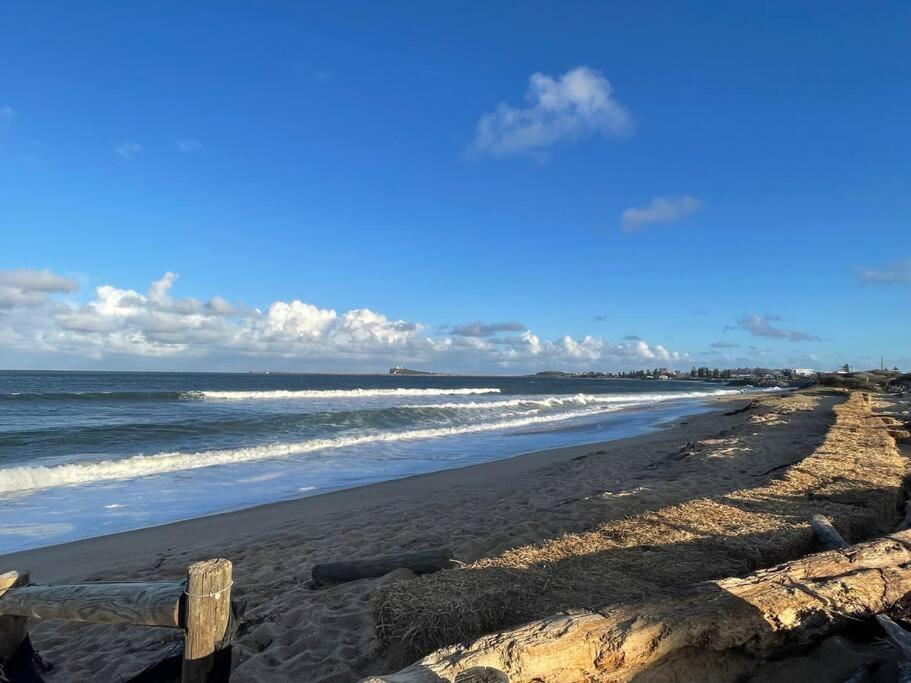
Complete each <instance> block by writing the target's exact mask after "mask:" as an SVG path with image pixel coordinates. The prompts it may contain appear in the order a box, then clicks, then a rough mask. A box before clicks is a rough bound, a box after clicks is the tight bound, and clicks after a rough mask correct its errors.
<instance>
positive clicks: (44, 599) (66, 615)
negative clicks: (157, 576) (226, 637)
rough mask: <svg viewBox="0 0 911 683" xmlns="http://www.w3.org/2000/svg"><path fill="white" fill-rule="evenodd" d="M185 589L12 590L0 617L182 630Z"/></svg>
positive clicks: (165, 584) (167, 585)
mask: <svg viewBox="0 0 911 683" xmlns="http://www.w3.org/2000/svg"><path fill="white" fill-rule="evenodd" d="M183 589H184V583H183V581H160V582H135V583H83V584H74V585H60V586H25V587H22V588H11V589H10V590H8V591H7V592H6V593H5V594H3V595H2V596H0V616H18V617H27V618H30V619H67V620H69V621H84V622H91V623H102V624H140V625H144V626H169V627H171V628H179V627H180V623H179V621H178V613H179V606H180V598H181V595H182V594H183Z"/></svg>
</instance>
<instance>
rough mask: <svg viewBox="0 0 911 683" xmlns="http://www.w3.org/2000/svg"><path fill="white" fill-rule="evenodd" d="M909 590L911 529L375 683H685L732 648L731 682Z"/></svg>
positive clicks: (518, 637)
mask: <svg viewBox="0 0 911 683" xmlns="http://www.w3.org/2000/svg"><path fill="white" fill-rule="evenodd" d="M909 590H911V531H902V532H898V533H895V534H892V535H890V536H886V537H884V538H879V539H876V540H873V541H870V542H867V543H861V544H858V545H854V546H850V547H847V548H843V549H839V550H831V551H827V552H823V553H818V554H816V555H809V556H807V557H804V558H801V559H799V560H794V561H793V562H788V563H786V564H782V565H779V566H777V567H772V568H770V569H764V570H761V571H758V572H756V573H754V574H752V575H750V576H747V577H746V578H742V579H737V578H732V579H724V580H721V581H711V582H707V583H703V584H698V585H697V586H694V587H692V588H690V589H687V590H685V591H683V592H681V593H680V594H678V595H674V596H671V597H666V598H661V599H656V600H648V601H641V602H634V603H629V604H624V605H619V606H616V607H613V608H611V609H607V610H605V611H603V612H600V613H593V612H572V613H567V614H560V615H556V616H552V617H549V618H546V619H541V620H538V621H534V622H532V623H529V624H526V625H524V626H521V627H519V628H516V629H513V630H510V631H504V632H501V633H497V634H493V635H489V636H485V637H483V638H479V639H478V640H475V641H472V642H467V643H463V644H460V645H456V646H451V647H447V648H443V649H441V650H437V651H436V652H434V653H432V654H430V655H428V656H427V657H425V658H424V659H422V660H420V661H418V662H416V663H415V664H412V665H411V666H409V667H408V668H406V669H403V670H402V671H399V672H398V673H394V674H390V675H385V676H377V677H373V678H369V679H365V680H366V681H369V682H370V683H431V682H433V683H441V682H442V681H450V682H453V681H456V680H460V681H461V680H464V679H463V678H462V676H463V675H464V674H465V673H468V672H470V671H472V670H478V668H492V669H495V670H497V671H501V672H503V673H504V674H506V675H507V676H508V677H509V680H510V681H511V682H512V683H522V682H523V681H524V682H528V681H540V682H546V683H551V682H556V681H573V680H600V681H629V680H632V679H634V678H635V679H636V680H678V679H679V680H683V679H685V678H686V677H687V675H686V674H685V673H681V672H683V671H685V669H684V668H680V667H682V666H683V665H684V664H686V663H687V662H689V663H690V665H692V662H693V661H696V662H697V664H696V666H698V662H700V661H701V662H703V663H704V662H705V661H708V660H711V659H712V658H713V657H714V658H718V657H720V656H722V655H723V654H724V653H727V654H728V655H729V660H728V661H726V662H725V664H724V666H725V667H726V672H727V673H728V674H730V676H729V677H730V678H734V677H736V674H737V673H738V671H737V670H736V669H737V667H740V672H742V673H746V672H748V671H750V670H751V669H752V668H754V667H755V666H756V665H757V662H758V661H761V660H763V659H765V658H768V657H770V656H772V655H776V656H778V655H781V654H785V653H787V652H788V651H789V650H791V649H794V650H797V649H800V648H803V647H806V646H808V645H810V644H812V643H814V642H816V641H818V640H820V639H822V638H823V637H825V636H828V635H830V634H832V633H834V632H836V631H837V630H839V629H840V628H843V627H844V626H845V625H846V624H848V623H856V622H857V620H862V619H867V618H869V617H871V616H872V615H875V614H877V613H879V612H882V611H883V610H885V609H887V608H888V607H890V606H891V605H892V604H893V603H894V602H895V601H897V600H898V599H899V598H901V597H902V596H903V595H905V594H906V593H907V592H908V591H909Z"/></svg>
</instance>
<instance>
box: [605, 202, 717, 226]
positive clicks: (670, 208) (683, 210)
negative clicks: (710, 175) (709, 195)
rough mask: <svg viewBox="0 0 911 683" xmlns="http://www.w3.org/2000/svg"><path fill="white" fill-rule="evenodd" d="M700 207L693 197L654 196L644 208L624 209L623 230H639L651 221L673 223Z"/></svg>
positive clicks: (699, 203)
mask: <svg viewBox="0 0 911 683" xmlns="http://www.w3.org/2000/svg"><path fill="white" fill-rule="evenodd" d="M701 208H702V202H700V201H699V200H698V199H696V198H695V197H690V196H689V195H684V196H683V197H676V198H675V197H655V198H653V199H652V201H651V203H650V204H649V205H648V206H646V207H645V208H644V209H636V208H630V209H626V210H625V211H624V212H623V215H622V216H621V222H622V223H623V229H624V230H629V231H633V230H639V229H640V228H643V227H645V226H646V225H649V224H651V223H674V222H676V221H679V220H681V219H682V218H685V217H686V216H688V215H689V214H691V213H693V212H694V211H698V210H699V209H701Z"/></svg>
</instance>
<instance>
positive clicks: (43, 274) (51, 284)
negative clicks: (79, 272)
mask: <svg viewBox="0 0 911 683" xmlns="http://www.w3.org/2000/svg"><path fill="white" fill-rule="evenodd" d="M0 285H5V286H7V287H16V288H18V289H27V290H34V291H36V292H72V291H74V290H75V289H76V288H77V287H79V283H77V282H76V280H74V279H73V278H71V277H66V276H65V275H57V274H56V273H52V272H51V271H49V270H46V269H45V270H29V269H27V268H20V269H18V270H0Z"/></svg>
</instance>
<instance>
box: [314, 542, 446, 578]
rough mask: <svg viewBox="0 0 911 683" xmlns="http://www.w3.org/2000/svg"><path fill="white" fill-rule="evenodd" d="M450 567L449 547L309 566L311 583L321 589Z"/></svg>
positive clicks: (430, 571)
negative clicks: (397, 573)
mask: <svg viewBox="0 0 911 683" xmlns="http://www.w3.org/2000/svg"><path fill="white" fill-rule="evenodd" d="M451 566H452V551H450V550H449V548H431V549H429V550H413V551H410V552H404V553H392V554H390V555H378V556H376V557H367V558H364V559H361V560H349V561H345V562H327V563H325V564H317V565H314V566H313V571H312V572H311V576H312V577H313V582H314V583H315V584H317V585H320V586H322V585H328V584H333V583H344V582H346V581H355V580H357V579H371V578H375V577H377V576H384V575H385V574H388V573H389V572H391V571H393V570H395V569H402V568H403V567H404V568H407V569H410V570H412V571H413V572H414V573H415V574H429V573H432V572H437V571H440V570H441V569H448V568H450V567H451Z"/></svg>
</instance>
